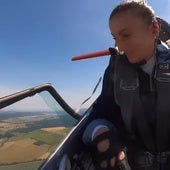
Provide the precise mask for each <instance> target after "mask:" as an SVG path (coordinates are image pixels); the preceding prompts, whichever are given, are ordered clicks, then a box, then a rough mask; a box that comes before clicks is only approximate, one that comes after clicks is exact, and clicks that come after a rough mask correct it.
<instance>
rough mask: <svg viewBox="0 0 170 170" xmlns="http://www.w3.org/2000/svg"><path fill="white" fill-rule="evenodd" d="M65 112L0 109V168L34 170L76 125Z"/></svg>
mask: <svg viewBox="0 0 170 170" xmlns="http://www.w3.org/2000/svg"><path fill="white" fill-rule="evenodd" d="M75 123H76V122H75V120H74V119H73V118H71V117H70V116H69V115H66V114H62V113H60V114H58V115H57V114H53V113H47V112H24V113H23V112H12V113H11V112H8V111H3V112H2V111H1V112H0V170H15V169H22V170H34V169H35V170H36V169H37V167H39V166H40V165H41V164H42V163H43V162H44V161H45V160H46V159H47V158H48V157H49V155H50V154H51V153H52V152H53V151H54V150H55V148H56V147H57V146H58V145H59V144H60V143H61V141H62V140H63V139H64V137H65V136H66V135H67V134H68V133H69V131H70V130H71V129H72V127H73V126H74V125H75Z"/></svg>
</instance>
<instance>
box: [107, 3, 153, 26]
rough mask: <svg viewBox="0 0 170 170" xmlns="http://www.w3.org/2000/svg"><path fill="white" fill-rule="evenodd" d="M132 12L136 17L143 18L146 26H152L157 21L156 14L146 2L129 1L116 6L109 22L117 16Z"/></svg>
mask: <svg viewBox="0 0 170 170" xmlns="http://www.w3.org/2000/svg"><path fill="white" fill-rule="evenodd" d="M126 11H130V12H131V13H132V14H133V15H134V16H136V17H138V18H142V19H143V20H144V22H146V24H148V25H150V24H153V22H154V21H156V16H155V12H154V10H153V9H152V7H151V6H149V5H147V2H146V1H145V0H127V1H125V2H122V3H120V4H119V5H118V6H116V7H115V8H114V9H113V11H112V12H111V14H110V18H109V21H110V20H111V19H112V18H113V17H114V16H116V15H118V14H120V13H122V12H126Z"/></svg>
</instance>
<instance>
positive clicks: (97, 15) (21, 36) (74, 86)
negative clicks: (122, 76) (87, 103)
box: [0, 0, 170, 104]
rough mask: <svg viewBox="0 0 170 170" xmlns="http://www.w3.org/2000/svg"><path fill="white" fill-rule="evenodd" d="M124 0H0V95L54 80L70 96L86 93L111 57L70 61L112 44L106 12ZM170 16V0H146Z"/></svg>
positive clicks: (78, 97) (58, 88) (165, 17)
mask: <svg viewBox="0 0 170 170" xmlns="http://www.w3.org/2000/svg"><path fill="white" fill-rule="evenodd" d="M119 2H121V1H120V0H107V1H106V0H86V1H81V0H70V1H69V0H67V1H66V0H0V61H1V62H0V96H3V95H6V94H9V93H10V92H16V91H18V90H23V89H25V88H29V87H33V86H36V85H40V84H43V83H47V82H49V83H52V85H53V86H54V87H55V88H56V89H57V90H58V92H59V93H60V94H61V95H63V96H64V98H65V99H66V100H67V101H68V102H70V103H71V102H73V99H74V100H77V103H76V104H80V103H81V101H82V100H83V99H85V98H86V97H88V96H89V95H90V94H91V92H92V91H93V88H94V86H95V84H96V83H97V81H98V79H99V77H100V76H102V75H103V72H104V69H105V68H106V66H107V64H108V60H109V57H102V58H96V59H90V60H81V61H74V62H73V61H71V58H72V57H73V56H76V55H80V54H84V53H89V52H93V51H99V50H105V49H107V48H109V47H111V46H113V45H114V42H113V39H112V37H111V35H110V32H109V28H108V17H109V14H110V12H111V11H112V9H113V8H114V7H115V6H116V4H118V3H119ZM148 4H150V5H151V6H152V7H153V8H154V10H155V12H156V14H157V15H159V16H160V17H162V18H164V19H166V20H167V21H169V22H170V13H169V11H170V0H161V1H155V0H148Z"/></svg>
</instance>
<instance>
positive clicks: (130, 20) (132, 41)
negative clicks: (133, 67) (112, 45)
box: [109, 11, 156, 64]
mask: <svg viewBox="0 0 170 170" xmlns="http://www.w3.org/2000/svg"><path fill="white" fill-rule="evenodd" d="M109 26H110V30H111V34H112V35H113V37H114V38H115V41H116V44H117V46H118V49H119V51H123V52H124V53H125V54H126V56H127V58H128V60H129V62H130V63H132V64H135V63H140V62H141V61H143V60H146V61H147V60H148V59H149V58H151V57H152V56H153V55H154V52H155V37H156V32H155V29H154V27H153V24H151V25H146V22H144V21H143V19H142V18H139V17H136V16H134V15H133V14H132V13H131V12H130V11H126V12H124V13H120V14H118V15H116V16H113V17H112V19H111V20H110V23H109Z"/></svg>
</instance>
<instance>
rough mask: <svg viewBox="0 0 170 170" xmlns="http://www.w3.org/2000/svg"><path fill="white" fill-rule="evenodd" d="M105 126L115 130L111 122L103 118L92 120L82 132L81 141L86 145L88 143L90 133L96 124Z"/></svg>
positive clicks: (89, 141) (90, 136) (89, 142)
mask: <svg viewBox="0 0 170 170" xmlns="http://www.w3.org/2000/svg"><path fill="white" fill-rule="evenodd" d="M98 125H100V126H102V125H103V126H105V127H108V129H113V130H115V127H114V125H113V123H111V122H109V121H107V120H105V119H96V120H94V121H92V122H91V123H90V124H89V125H88V126H87V127H86V129H85V131H84V134H83V142H84V143H85V144H86V145H90V144H91V142H92V134H93V131H94V129H95V128H96V127H97V126H98Z"/></svg>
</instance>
